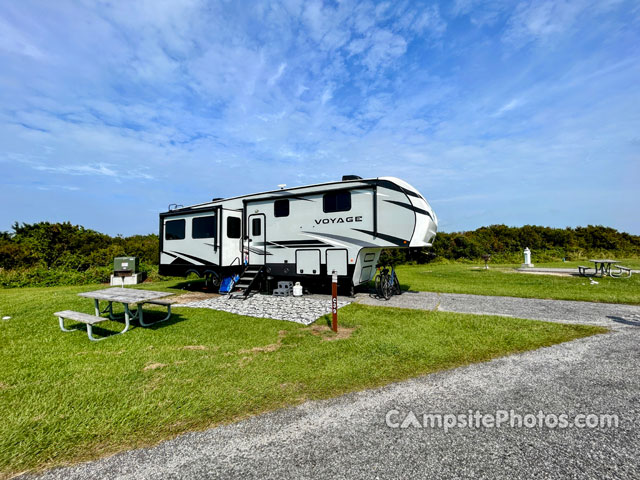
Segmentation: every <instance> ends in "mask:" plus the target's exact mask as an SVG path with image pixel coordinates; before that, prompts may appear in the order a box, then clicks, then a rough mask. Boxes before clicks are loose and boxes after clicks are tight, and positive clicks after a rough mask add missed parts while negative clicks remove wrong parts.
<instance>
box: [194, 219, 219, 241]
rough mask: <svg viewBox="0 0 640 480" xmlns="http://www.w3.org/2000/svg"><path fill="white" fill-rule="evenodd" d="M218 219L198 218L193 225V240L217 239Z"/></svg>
mask: <svg viewBox="0 0 640 480" xmlns="http://www.w3.org/2000/svg"><path fill="white" fill-rule="evenodd" d="M216 227H217V224H216V217H215V215H211V216H209V217H196V218H194V219H193V222H192V223H191V238H215V237H216V229H217V228H216Z"/></svg>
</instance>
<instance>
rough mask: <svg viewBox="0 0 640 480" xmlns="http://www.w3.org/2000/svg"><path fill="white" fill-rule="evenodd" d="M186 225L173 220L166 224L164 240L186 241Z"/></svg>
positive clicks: (183, 222) (182, 221)
mask: <svg viewBox="0 0 640 480" xmlns="http://www.w3.org/2000/svg"><path fill="white" fill-rule="evenodd" d="M184 225H185V221H184V219H182V220H171V221H169V222H167V223H165V224H164V238H165V240H183V239H184Z"/></svg>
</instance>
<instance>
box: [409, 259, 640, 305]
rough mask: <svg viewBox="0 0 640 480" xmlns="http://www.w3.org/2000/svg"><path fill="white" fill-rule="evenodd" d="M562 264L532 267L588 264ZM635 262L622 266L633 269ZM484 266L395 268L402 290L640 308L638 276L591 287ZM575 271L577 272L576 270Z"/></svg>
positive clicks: (585, 282) (580, 282) (603, 281)
mask: <svg viewBox="0 0 640 480" xmlns="http://www.w3.org/2000/svg"><path fill="white" fill-rule="evenodd" d="M568 264H569V266H568V267H567V263H565V264H564V265H562V262H559V264H558V263H551V264H540V265H538V264H536V266H541V267H542V266H544V267H558V266H565V267H567V268H573V267H576V266H577V265H588V262H587V263H585V262H568ZM637 264H638V260H635V261H625V262H624V263H622V265H629V266H631V267H634V266H635V265H637ZM483 267H484V263H482V262H478V264H476V265H474V264H468V263H446V264H445V263H438V264H426V265H401V266H399V267H397V268H396V271H397V273H398V278H399V279H400V283H401V285H402V286H403V288H405V289H409V290H418V291H429V292H442V293H471V294H476V295H503V296H507V297H525V298H551V299H556V300H583V301H588V302H608V303H629V304H640V275H637V274H633V275H632V276H631V278H610V277H605V278H596V281H597V282H598V284H597V285H592V284H591V283H590V281H589V279H588V278H584V277H561V276H553V275H533V274H525V273H518V272H516V270H515V268H516V267H519V265H492V264H490V266H489V270H484V269H483ZM576 271H577V269H576Z"/></svg>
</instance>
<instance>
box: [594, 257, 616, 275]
mask: <svg viewBox="0 0 640 480" xmlns="http://www.w3.org/2000/svg"><path fill="white" fill-rule="evenodd" d="M589 261H590V262H593V264H594V265H595V270H596V273H595V274H596V275H598V272H600V276H601V277H604V276H607V275H609V276H611V265H613V264H614V263H618V260H611V259H608V258H604V259H598V260H589Z"/></svg>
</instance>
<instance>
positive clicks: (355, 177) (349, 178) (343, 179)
mask: <svg viewBox="0 0 640 480" xmlns="http://www.w3.org/2000/svg"><path fill="white" fill-rule="evenodd" d="M346 180H362V177H359V176H358V175H343V176H342V181H343V182H344V181H346Z"/></svg>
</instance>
